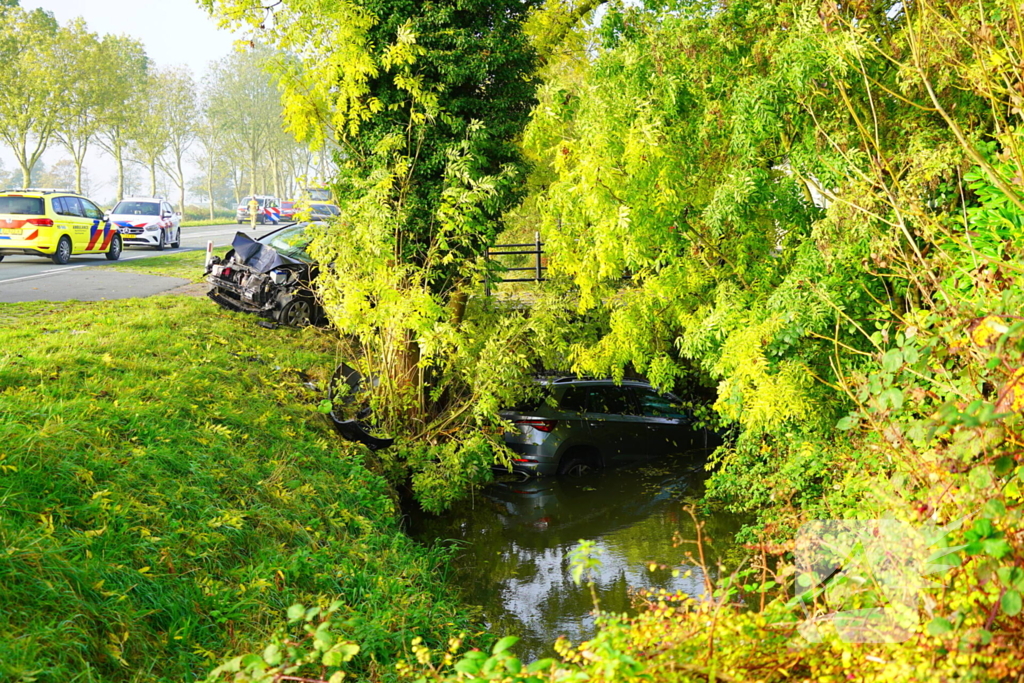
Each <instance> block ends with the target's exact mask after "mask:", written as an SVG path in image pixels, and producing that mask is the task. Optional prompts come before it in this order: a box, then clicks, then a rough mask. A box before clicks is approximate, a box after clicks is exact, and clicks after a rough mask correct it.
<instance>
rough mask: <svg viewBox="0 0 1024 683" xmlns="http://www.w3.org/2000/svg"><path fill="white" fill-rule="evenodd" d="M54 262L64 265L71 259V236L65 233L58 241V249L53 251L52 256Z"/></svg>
mask: <svg viewBox="0 0 1024 683" xmlns="http://www.w3.org/2000/svg"><path fill="white" fill-rule="evenodd" d="M50 259H51V260H53V262H54V263H56V264H57V265H58V266H63V265H64V264H65V263H67V262H68V261H70V260H71V238H70V237H68V236H67V235H64V236H63V237H61V238H60V241H59V242H57V251H55V252H53V256H51V257H50Z"/></svg>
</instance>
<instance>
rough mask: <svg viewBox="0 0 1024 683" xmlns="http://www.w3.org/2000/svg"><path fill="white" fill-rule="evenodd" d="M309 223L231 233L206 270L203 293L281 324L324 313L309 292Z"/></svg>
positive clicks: (313, 267) (312, 268) (314, 319)
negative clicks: (255, 234) (259, 234)
mask: <svg viewBox="0 0 1024 683" xmlns="http://www.w3.org/2000/svg"><path fill="white" fill-rule="evenodd" d="M309 225H310V224H307V223H295V224H292V225H286V226H284V227H283V228H280V229H278V230H275V231H273V232H270V233H267V234H266V235H263V236H262V237H260V238H258V239H253V238H252V237H250V236H249V235H246V234H245V233H243V232H239V233H237V234H236V235H235V239H234V241H233V242H232V243H231V246H232V249H231V251H229V252H228V253H227V254H225V255H224V258H218V257H214V258H213V259H212V261H211V262H210V265H209V266H208V267H207V269H206V276H207V277H206V280H207V282H209V283H210V284H211V285H212V287H211V289H210V292H209V294H208V296H209V297H210V298H211V299H213V300H214V301H216V302H217V303H218V304H220V305H221V306H223V307H225V308H229V309H232V310H236V311H246V312H249V313H256V314H258V315H261V316H263V317H265V318H269V319H270V320H273V321H274V322H277V323H280V324H282V325H291V326H295V327H302V326H306V325H316V324H319V323H321V322H322V321H323V320H324V318H325V316H324V312H323V308H321V306H320V304H319V303H318V302H317V298H316V296H315V294H314V292H313V284H312V283H313V280H314V278H316V275H317V264H316V263H314V262H313V259H312V257H310V256H309V254H308V253H307V252H306V248H307V247H308V246H309V240H310V237H309V236H308V235H307V233H306V229H307V227H308V226H309Z"/></svg>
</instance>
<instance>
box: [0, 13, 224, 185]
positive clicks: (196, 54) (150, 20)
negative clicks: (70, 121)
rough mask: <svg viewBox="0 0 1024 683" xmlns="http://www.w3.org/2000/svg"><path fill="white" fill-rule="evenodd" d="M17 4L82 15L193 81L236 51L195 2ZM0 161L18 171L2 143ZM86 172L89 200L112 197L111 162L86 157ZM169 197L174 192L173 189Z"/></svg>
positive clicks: (57, 153)
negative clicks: (188, 72) (187, 72)
mask: <svg viewBox="0 0 1024 683" xmlns="http://www.w3.org/2000/svg"><path fill="white" fill-rule="evenodd" d="M20 4H21V6H22V7H23V8H25V9H34V8H36V7H42V8H43V9H45V10H47V11H49V12H52V13H53V15H54V16H55V17H56V18H57V21H59V22H60V23H61V24H66V23H67V22H68V21H69V20H71V19H73V18H75V17H82V18H83V19H85V21H86V23H87V24H88V26H89V30H91V31H93V32H94V33H98V34H100V35H103V34H107V33H113V34H127V35H129V36H131V37H133V38H136V39H138V40H140V41H142V44H143V45H144V46H145V47H146V53H147V54H148V55H149V58H150V60H151V62H152V63H153V64H154V65H155V66H170V65H180V64H184V65H186V66H188V67H190V68H191V69H192V76H193V78H195V79H196V81H197V82H198V81H199V79H201V78H202V76H203V74H204V73H205V72H206V67H207V65H208V64H209V63H210V62H211V61H215V60H217V59H220V58H222V57H224V56H225V55H227V54H229V53H230V52H231V51H232V50H233V49H234V40H235V39H236V37H237V36H235V35H232V33H230V32H229V31H226V30H222V29H218V28H217V24H216V22H215V21H214V20H213V19H211V18H210V17H209V15H207V13H206V11H205V10H203V9H201V8H200V7H199V5H198V4H197V3H196V2H195V0H21V3H20ZM66 157H67V154H66V153H65V152H64V150H63V149H61V148H59V147H58V146H56V145H54V146H53V147H51V148H50V149H49V151H47V153H46V155H45V156H44V157H43V162H44V163H45V164H46V165H47V166H50V165H52V164H54V163H56V162H57V161H60V160H61V159H64V158H66ZM0 160H2V161H3V165H4V168H5V169H6V170H8V171H11V170H12V169H16V168H17V167H18V165H17V163H16V162H15V160H14V155H13V154H11V151H10V150H9V149H7V148H6V147H5V146H4V145H2V144H0ZM86 168H87V170H88V171H89V178H90V184H91V189H92V192H91V194H92V196H93V199H96V200H98V201H100V202H104V201H106V200H108V199H109V198H111V197H113V195H114V183H113V175H114V165H113V162H111V161H110V160H109V158H108V157H107V156H106V155H104V154H101V153H100V151H99V150H98V149H96V150H92V151H90V153H89V155H88V157H87V158H86ZM142 177H143V179H144V178H145V177H147V176H145V174H142ZM144 184H148V181H146V182H145V183H144ZM0 189H2V188H0ZM171 196H176V192H173V191H172V192H171Z"/></svg>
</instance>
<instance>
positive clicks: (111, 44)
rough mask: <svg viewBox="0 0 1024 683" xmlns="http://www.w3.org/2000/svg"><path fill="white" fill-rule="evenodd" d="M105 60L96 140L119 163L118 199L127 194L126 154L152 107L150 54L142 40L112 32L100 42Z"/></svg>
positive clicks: (115, 162)
mask: <svg viewBox="0 0 1024 683" xmlns="http://www.w3.org/2000/svg"><path fill="white" fill-rule="evenodd" d="M100 55H101V60H102V63H103V64H104V73H103V78H102V82H103V84H104V95H103V99H104V102H105V106H104V107H103V111H102V115H101V117H100V126H99V131H98V134H97V136H96V143H97V145H99V147H100V148H101V149H103V150H104V151H105V152H107V154H109V155H110V156H111V158H113V160H114V164H115V166H116V167H117V176H116V184H117V200H118V201H120V200H121V199H123V198H124V194H125V155H126V154H127V152H128V149H129V146H130V144H131V140H132V136H133V135H134V130H135V129H136V128H137V126H138V122H139V120H140V119H141V118H142V117H143V115H144V114H145V112H146V111H147V110H148V109H149V105H148V104H147V102H148V98H147V95H146V92H147V91H146V84H147V74H148V70H149V58H148V57H147V56H146V51H145V49H144V48H143V46H142V43H140V42H139V41H137V40H135V39H133V38H129V37H127V36H112V35H108V36H105V37H104V38H103V40H102V41H101V43H100Z"/></svg>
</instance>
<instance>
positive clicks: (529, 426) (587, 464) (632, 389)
mask: <svg viewBox="0 0 1024 683" xmlns="http://www.w3.org/2000/svg"><path fill="white" fill-rule="evenodd" d="M544 386H545V389H546V390H547V393H548V396H549V398H543V399H537V400H536V401H535V402H533V403H531V404H528V405H524V406H520V407H518V408H516V409H513V410H503V411H501V413H500V414H501V417H502V418H504V419H505V420H507V421H509V422H510V423H512V429H511V430H510V431H508V432H506V433H505V445H506V446H508V447H509V449H510V450H511V451H512V452H513V454H514V457H513V460H512V471H513V472H515V473H517V474H522V475H526V476H538V477H544V476H551V475H555V474H558V475H566V476H579V475H581V474H584V473H585V472H587V471H588V470H592V469H599V468H602V467H609V466H613V465H619V464H626V463H630V462H636V461H640V460H647V459H650V458H653V457H657V456H661V455H668V454H671V453H679V452H681V451H686V450H690V449H695V448H706V447H708V446H710V445H712V444H710V443H709V440H710V439H709V434H708V432H707V430H705V429H701V428H695V427H694V423H693V418H692V416H691V415H689V414H688V413H687V412H686V411H685V410H684V409H683V407H682V401H681V400H680V399H679V398H678V397H676V396H674V395H672V394H668V393H659V392H657V391H655V390H654V388H653V387H651V385H650V384H647V383H646V382H638V381H628V380H627V381H624V382H622V383H621V384H615V382H613V381H612V380H597V379H576V378H562V379H556V380H554V381H550V382H545V383H544ZM710 437H711V438H715V435H714V434H711V435H710ZM716 443H717V439H716ZM495 471H496V472H498V473H502V472H504V473H507V472H508V470H507V469H506V468H504V467H502V466H500V465H496V466H495Z"/></svg>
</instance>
